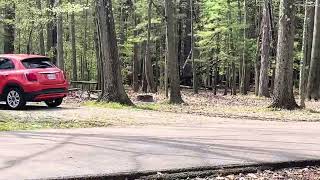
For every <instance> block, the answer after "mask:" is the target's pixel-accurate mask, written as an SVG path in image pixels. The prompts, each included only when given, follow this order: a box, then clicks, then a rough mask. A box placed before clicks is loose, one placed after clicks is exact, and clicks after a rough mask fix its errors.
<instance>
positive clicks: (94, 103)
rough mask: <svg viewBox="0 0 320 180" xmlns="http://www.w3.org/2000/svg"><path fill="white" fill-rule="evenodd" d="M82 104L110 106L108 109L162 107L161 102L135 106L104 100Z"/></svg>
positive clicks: (155, 109)
mask: <svg viewBox="0 0 320 180" xmlns="http://www.w3.org/2000/svg"><path fill="white" fill-rule="evenodd" d="M83 105H84V106H89V107H100V108H110V109H135V110H150V111H159V110H160V109H161V107H162V104H157V103H141V104H136V105H135V106H127V105H123V104H120V103H111V102H110V103H104V102H95V101H88V102H84V103H83Z"/></svg>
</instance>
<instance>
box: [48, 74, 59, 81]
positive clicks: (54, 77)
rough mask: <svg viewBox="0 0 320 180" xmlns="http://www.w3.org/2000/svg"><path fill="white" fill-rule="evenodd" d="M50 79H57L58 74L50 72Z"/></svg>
mask: <svg viewBox="0 0 320 180" xmlns="http://www.w3.org/2000/svg"><path fill="white" fill-rule="evenodd" d="M48 79H49V80H55V79H57V77H56V74H48Z"/></svg>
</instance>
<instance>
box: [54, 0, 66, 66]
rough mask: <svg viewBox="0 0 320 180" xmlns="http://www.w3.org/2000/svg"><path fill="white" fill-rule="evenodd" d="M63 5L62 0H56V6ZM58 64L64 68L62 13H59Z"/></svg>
mask: <svg viewBox="0 0 320 180" xmlns="http://www.w3.org/2000/svg"><path fill="white" fill-rule="evenodd" d="M59 6H61V0H56V2H55V7H59ZM57 17H58V19H57V66H58V67H59V68H60V69H61V70H63V71H64V70H65V69H64V57H63V56H64V50H63V18H62V13H59V14H57Z"/></svg>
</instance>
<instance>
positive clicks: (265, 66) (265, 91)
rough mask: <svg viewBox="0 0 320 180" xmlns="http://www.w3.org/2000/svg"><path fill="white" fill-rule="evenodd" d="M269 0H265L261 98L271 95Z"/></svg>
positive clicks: (260, 82) (260, 83)
mask: <svg viewBox="0 0 320 180" xmlns="http://www.w3.org/2000/svg"><path fill="white" fill-rule="evenodd" d="M269 3H270V2H269V0H264V6H263V19H262V45H261V46H262V49H261V67H260V78H259V79H260V81H259V96H260V97H262V96H264V97H270V93H269V55H270V42H271V41H270V39H271V33H270V32H271V24H270V13H269V12H270V10H269Z"/></svg>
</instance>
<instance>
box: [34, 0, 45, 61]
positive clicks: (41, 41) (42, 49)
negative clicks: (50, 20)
mask: <svg viewBox="0 0 320 180" xmlns="http://www.w3.org/2000/svg"><path fill="white" fill-rule="evenodd" d="M36 4H37V8H38V9H39V11H42V7H41V0H37V1H36ZM39 50H40V54H41V55H45V54H46V50H45V47H44V32H43V26H42V23H41V24H40V27H39Z"/></svg>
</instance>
